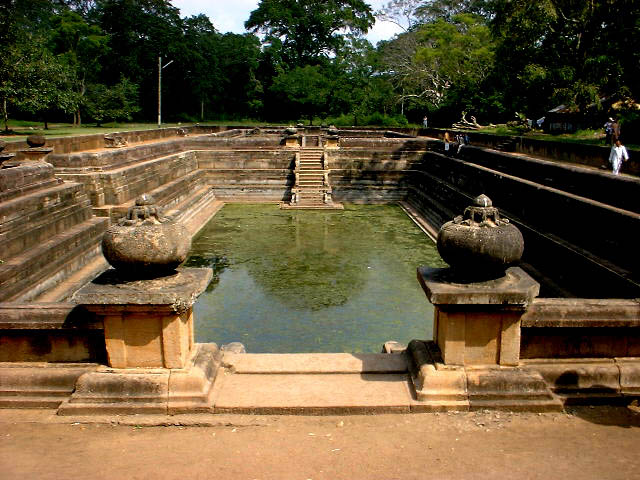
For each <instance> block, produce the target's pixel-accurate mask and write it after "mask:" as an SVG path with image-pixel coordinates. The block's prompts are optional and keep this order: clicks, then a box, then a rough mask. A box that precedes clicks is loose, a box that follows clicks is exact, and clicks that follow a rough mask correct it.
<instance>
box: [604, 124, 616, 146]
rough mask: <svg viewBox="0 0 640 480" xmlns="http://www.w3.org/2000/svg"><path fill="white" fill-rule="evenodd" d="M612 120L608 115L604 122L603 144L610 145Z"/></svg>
mask: <svg viewBox="0 0 640 480" xmlns="http://www.w3.org/2000/svg"><path fill="white" fill-rule="evenodd" d="M613 122H614V120H613V118H611V117H609V120H607V121H606V122H605V124H604V135H605V139H604V143H605V145H612V142H611V135H612V134H613Z"/></svg>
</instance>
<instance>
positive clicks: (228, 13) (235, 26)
mask: <svg viewBox="0 0 640 480" xmlns="http://www.w3.org/2000/svg"><path fill="white" fill-rule="evenodd" d="M319 1H321V0H319ZM388 1H389V0H367V3H368V4H369V5H371V7H372V9H373V11H376V10H378V9H379V8H381V7H382V5H383V4H385V3H387V2H388ZM171 3H173V5H174V6H175V7H177V8H179V9H180V15H181V16H183V17H190V16H192V15H198V14H200V13H204V14H205V15H206V16H208V17H209V20H211V23H213V26H214V27H216V29H217V30H218V31H219V32H222V33H226V32H233V33H244V32H245V29H244V22H245V21H246V20H248V18H249V14H250V13H251V11H253V10H255V9H256V8H257V7H258V3H259V0H172V2H171ZM399 32H400V28H399V27H398V26H397V25H394V24H393V23H391V22H381V21H380V20H377V21H376V23H375V25H374V26H373V27H372V28H371V30H369V33H368V34H367V35H366V38H367V39H368V40H369V41H370V42H371V43H372V44H374V45H375V44H376V43H377V42H379V41H380V40H387V39H389V38H391V37H392V36H393V35H395V34H396V33H399Z"/></svg>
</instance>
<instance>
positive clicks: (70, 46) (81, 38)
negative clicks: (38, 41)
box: [50, 10, 108, 126]
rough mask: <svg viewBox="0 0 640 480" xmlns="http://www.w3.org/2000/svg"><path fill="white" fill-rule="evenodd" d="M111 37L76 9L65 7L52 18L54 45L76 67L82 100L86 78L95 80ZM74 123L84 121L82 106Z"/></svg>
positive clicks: (62, 56) (73, 68)
mask: <svg viewBox="0 0 640 480" xmlns="http://www.w3.org/2000/svg"><path fill="white" fill-rule="evenodd" d="M107 42H108V37H107V36H106V35H104V33H103V32H102V30H101V29H100V28H98V27H97V26H95V25H89V24H88V23H87V22H86V20H85V19H84V18H82V16H81V15H80V14H78V13H76V12H74V11H71V10H65V11H63V12H62V13H61V14H59V15H57V16H54V17H53V19H52V30H51V37H50V44H51V49H52V51H53V52H54V53H56V54H58V55H59V56H60V58H61V59H63V61H65V62H66V64H67V65H68V66H69V68H70V69H72V70H73V71H74V76H73V77H74V78H73V88H74V90H75V91H76V93H77V94H78V98H79V102H78V103H79V104H81V103H82V99H83V97H84V94H85V91H86V83H87V81H89V82H91V81H96V80H97V78H98V76H99V73H100V70H101V69H102V66H101V60H102V59H103V57H104V56H105V55H106V54H107V53H108V47H107ZM73 120H74V121H73V123H74V125H75V126H80V125H81V123H82V120H81V114H80V108H79V106H78V108H77V109H76V111H75V113H74V118H73Z"/></svg>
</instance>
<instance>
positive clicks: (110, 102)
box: [85, 77, 140, 126]
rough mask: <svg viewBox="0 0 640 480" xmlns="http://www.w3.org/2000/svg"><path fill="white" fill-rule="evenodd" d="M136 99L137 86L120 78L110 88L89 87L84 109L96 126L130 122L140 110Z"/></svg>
mask: <svg viewBox="0 0 640 480" xmlns="http://www.w3.org/2000/svg"><path fill="white" fill-rule="evenodd" d="M137 97H138V86H137V85H136V84H134V83H131V82H130V81H129V80H128V79H127V78H125V77H122V78H121V79H120V81H119V82H118V83H116V84H115V85H113V86H110V87H107V86H106V85H103V84H101V83H97V84H92V85H89V86H88V87H87V98H86V101H85V108H86V111H87V113H88V115H89V116H90V117H91V118H92V119H93V120H95V122H96V124H97V125H98V126H99V125H100V124H101V123H103V122H108V121H121V120H131V119H132V116H133V114H134V113H136V112H138V111H139V110H140V107H138V103H137Z"/></svg>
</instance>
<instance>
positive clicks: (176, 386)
mask: <svg viewBox="0 0 640 480" xmlns="http://www.w3.org/2000/svg"><path fill="white" fill-rule="evenodd" d="M220 359H221V354H220V351H219V349H218V347H217V345H215V344H199V345H196V347H195V348H194V349H193V352H192V355H191V356H190V358H189V359H188V361H187V364H186V366H185V368H179V369H163V368H155V369H154V368H136V369H133V368H126V369H115V368H109V367H104V366H101V367H99V368H97V369H96V370H95V371H93V372H88V373H87V374H84V375H82V376H81V377H80V378H79V379H78V381H77V383H76V388H75V391H74V392H73V395H72V396H71V397H70V398H69V399H67V400H66V401H65V402H64V403H63V404H61V405H60V408H59V410H58V414H59V415H134V414H165V415H166V414H169V415H174V414H179V413H201V412H210V411H211V409H212V405H213V385H214V382H215V380H216V377H217V374H218V369H219V367H220Z"/></svg>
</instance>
